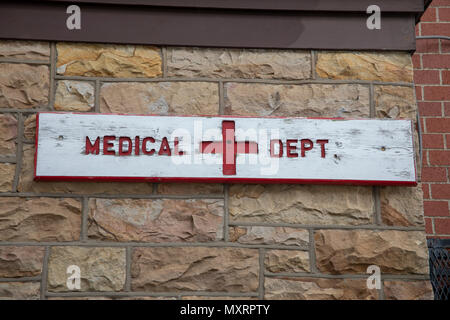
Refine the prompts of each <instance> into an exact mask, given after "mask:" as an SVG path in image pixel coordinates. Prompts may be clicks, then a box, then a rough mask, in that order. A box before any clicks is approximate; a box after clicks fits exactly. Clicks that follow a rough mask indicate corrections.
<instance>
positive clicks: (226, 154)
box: [200, 121, 258, 176]
mask: <svg viewBox="0 0 450 320" xmlns="http://www.w3.org/2000/svg"><path fill="white" fill-rule="evenodd" d="M200 152H201V153H212V154H215V153H221V154H222V156H223V161H222V167H223V168H222V172H223V174H224V175H226V176H231V175H235V174H236V156H237V155H238V154H245V153H258V143H256V142H250V141H244V142H236V139H235V136H234V121H222V141H202V142H201V145H200Z"/></svg>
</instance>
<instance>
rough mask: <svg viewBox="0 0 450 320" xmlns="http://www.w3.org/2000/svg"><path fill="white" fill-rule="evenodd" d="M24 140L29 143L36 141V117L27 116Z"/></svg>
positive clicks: (24, 124) (24, 123) (24, 122)
mask: <svg viewBox="0 0 450 320" xmlns="http://www.w3.org/2000/svg"><path fill="white" fill-rule="evenodd" d="M23 126H24V129H23V138H24V139H25V140H28V141H32V142H35V141H36V115H35V114H32V115H29V116H27V117H26V118H25V119H24V121H23Z"/></svg>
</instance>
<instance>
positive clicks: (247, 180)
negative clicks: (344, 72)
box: [34, 111, 417, 187]
mask: <svg viewBox="0 0 450 320" xmlns="http://www.w3.org/2000/svg"><path fill="white" fill-rule="evenodd" d="M41 113H42V114H45V113H57V114H81V115H105V116H107V115H120V116H142V117H203V118H230V119H233V118H236V119H239V118H254V119H311V120H337V121H341V120H342V121H346V120H387V119H353V118H321V117H268V116H262V117H255V116H228V115H214V116H211V115H157V114H122V113H90V112H89V113H88V112H54V111H53V112H50V111H49V112H38V113H37V115H36V147H35V153H34V180H35V181H100V182H123V181H126V182H206V183H264V184H277V183H280V184H281V183H285V184H330V185H376V186H410V187H414V186H417V170H416V156H415V148H414V134H412V140H413V144H412V145H413V150H414V172H415V181H388V180H379V181H377V180H338V179H280V178H273V179H271V178H260V179H258V178H228V177H227V178H186V177H172V178H170V177H95V176H79V177H76V176H37V175H36V165H37V156H38V147H39V145H38V135H39V115H40V114H41ZM396 120H407V121H410V122H411V127H412V132H413V133H414V127H413V121H412V120H411V119H396Z"/></svg>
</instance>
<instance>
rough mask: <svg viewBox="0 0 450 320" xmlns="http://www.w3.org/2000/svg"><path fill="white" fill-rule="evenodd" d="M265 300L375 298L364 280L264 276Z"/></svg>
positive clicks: (376, 292)
mask: <svg viewBox="0 0 450 320" xmlns="http://www.w3.org/2000/svg"><path fill="white" fill-rule="evenodd" d="M264 288H265V296H264V298H265V299H267V300H376V299H378V291H377V290H369V289H367V286H366V280H359V279H320V278H316V279H315V278H268V277H267V278H266V279H265V283H264Z"/></svg>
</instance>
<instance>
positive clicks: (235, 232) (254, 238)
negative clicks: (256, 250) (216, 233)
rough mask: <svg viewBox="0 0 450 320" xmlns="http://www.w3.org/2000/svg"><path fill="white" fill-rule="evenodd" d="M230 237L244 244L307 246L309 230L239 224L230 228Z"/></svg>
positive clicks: (233, 240)
mask: <svg viewBox="0 0 450 320" xmlns="http://www.w3.org/2000/svg"><path fill="white" fill-rule="evenodd" d="M229 239H230V241H232V242H238V243H242V244H258V245H261V244H265V245H286V246H299V247H306V246H308V245H309V232H308V230H304V229H296V228H285V227H261V226H248V227H247V226H246V227H243V226H242V227H241V226H239V227H230V228H229Z"/></svg>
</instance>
